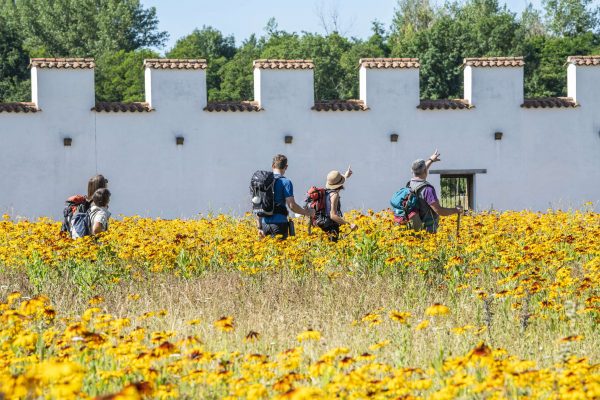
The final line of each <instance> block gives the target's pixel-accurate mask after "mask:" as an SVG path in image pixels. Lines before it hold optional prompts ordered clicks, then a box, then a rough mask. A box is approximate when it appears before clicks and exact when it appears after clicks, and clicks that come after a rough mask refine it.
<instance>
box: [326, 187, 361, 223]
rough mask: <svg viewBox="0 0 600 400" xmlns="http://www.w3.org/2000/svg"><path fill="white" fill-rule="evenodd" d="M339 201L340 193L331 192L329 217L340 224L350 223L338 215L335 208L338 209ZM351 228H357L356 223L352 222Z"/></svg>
mask: <svg viewBox="0 0 600 400" xmlns="http://www.w3.org/2000/svg"><path fill="white" fill-rule="evenodd" d="M339 201H340V195H339V194H338V193H333V194H331V210H330V211H329V218H331V220H332V221H333V222H336V223H338V224H340V225H345V224H350V223H349V222H348V221H346V220H345V219H344V218H342V217H340V216H339V215H337V213H336V212H335V210H337V209H338V204H339ZM350 229H352V230H354V229H356V225H355V224H350Z"/></svg>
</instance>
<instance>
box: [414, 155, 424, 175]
mask: <svg viewBox="0 0 600 400" xmlns="http://www.w3.org/2000/svg"><path fill="white" fill-rule="evenodd" d="M412 173H413V175H414V176H416V177H417V178H426V177H427V164H425V160H423V159H422V158H419V159H418V160H415V161H414V162H413V163H412Z"/></svg>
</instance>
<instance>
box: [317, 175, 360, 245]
mask: <svg viewBox="0 0 600 400" xmlns="http://www.w3.org/2000/svg"><path fill="white" fill-rule="evenodd" d="M351 175H352V169H350V167H348V169H347V170H346V173H344V174H342V173H340V171H331V172H329V173H328V174H327V183H326V185H325V210H324V212H323V215H321V216H318V220H317V226H318V227H319V228H321V229H322V230H323V231H324V232H326V233H327V234H328V235H329V240H331V241H332V242H337V241H338V239H339V235H340V226H341V225H345V224H349V222H347V221H346V220H345V219H344V215H343V213H342V205H341V201H340V191H342V190H344V184H345V183H346V179H348V178H350V176H351ZM350 229H351V230H355V229H356V225H355V224H350Z"/></svg>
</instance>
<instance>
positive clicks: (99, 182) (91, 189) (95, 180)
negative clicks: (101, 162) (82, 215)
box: [87, 175, 108, 200]
mask: <svg viewBox="0 0 600 400" xmlns="http://www.w3.org/2000/svg"><path fill="white" fill-rule="evenodd" d="M107 186H108V179H106V178H105V177H104V175H96V176H93V177H91V178H90V180H89V181H88V195H87V197H88V199H89V200H91V199H92V197H93V196H94V193H96V190H98V189H102V188H105V187H107Z"/></svg>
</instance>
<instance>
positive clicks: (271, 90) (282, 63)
mask: <svg viewBox="0 0 600 400" xmlns="http://www.w3.org/2000/svg"><path fill="white" fill-rule="evenodd" d="M253 65H254V101H255V102H257V103H258V106H259V107H260V108H261V109H264V110H265V111H266V112H278V113H286V114H289V113H297V112H300V111H308V110H310V109H311V107H313V106H314V102H315V89H314V84H315V83H314V67H315V66H314V63H313V62H312V60H273V59H263V60H255V61H254V63H253Z"/></svg>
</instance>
